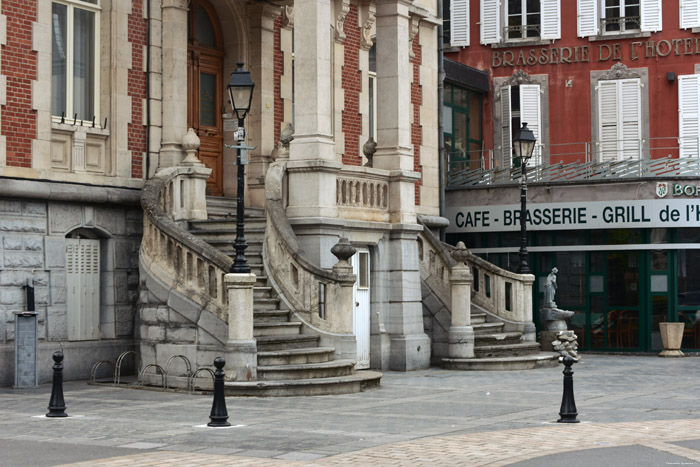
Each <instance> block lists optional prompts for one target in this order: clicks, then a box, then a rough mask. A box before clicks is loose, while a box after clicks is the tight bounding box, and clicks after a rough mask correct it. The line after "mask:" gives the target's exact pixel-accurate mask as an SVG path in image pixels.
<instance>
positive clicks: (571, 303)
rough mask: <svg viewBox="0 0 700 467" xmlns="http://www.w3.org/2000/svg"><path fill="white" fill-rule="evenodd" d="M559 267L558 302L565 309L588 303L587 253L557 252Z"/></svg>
mask: <svg viewBox="0 0 700 467" xmlns="http://www.w3.org/2000/svg"><path fill="white" fill-rule="evenodd" d="M556 258H557V259H556V264H557V268H558V269H559V271H560V272H559V278H558V279H557V285H558V288H557V291H556V302H557V304H559V306H561V307H563V308H564V309H568V308H567V307H580V306H584V305H585V304H586V253H585V252H583V251H568V252H558V253H556Z"/></svg>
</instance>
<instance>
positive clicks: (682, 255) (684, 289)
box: [678, 250, 700, 306]
mask: <svg viewBox="0 0 700 467" xmlns="http://www.w3.org/2000/svg"><path fill="white" fill-rule="evenodd" d="M678 305H680V306H698V305H700V250H679V251H678Z"/></svg>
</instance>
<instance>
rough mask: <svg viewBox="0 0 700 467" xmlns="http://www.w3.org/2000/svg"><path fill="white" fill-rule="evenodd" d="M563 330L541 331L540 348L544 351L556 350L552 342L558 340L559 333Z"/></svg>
mask: <svg viewBox="0 0 700 467" xmlns="http://www.w3.org/2000/svg"><path fill="white" fill-rule="evenodd" d="M560 332H561V331H540V349H541V350H542V351H543V352H554V347H553V346H552V342H554V341H555V340H557V334H559V333H560Z"/></svg>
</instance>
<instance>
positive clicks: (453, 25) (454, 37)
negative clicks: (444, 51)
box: [450, 0, 469, 47]
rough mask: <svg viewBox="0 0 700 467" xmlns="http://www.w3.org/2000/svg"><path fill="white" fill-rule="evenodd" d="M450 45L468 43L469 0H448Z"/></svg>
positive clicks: (464, 45) (458, 45)
mask: <svg viewBox="0 0 700 467" xmlns="http://www.w3.org/2000/svg"><path fill="white" fill-rule="evenodd" d="M450 45H451V46H452V47H466V46H468V45H469V0H450Z"/></svg>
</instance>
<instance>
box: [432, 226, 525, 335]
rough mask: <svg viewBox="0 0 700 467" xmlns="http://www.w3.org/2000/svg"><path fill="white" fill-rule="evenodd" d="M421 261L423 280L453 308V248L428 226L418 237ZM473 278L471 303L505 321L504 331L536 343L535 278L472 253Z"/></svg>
mask: <svg viewBox="0 0 700 467" xmlns="http://www.w3.org/2000/svg"><path fill="white" fill-rule="evenodd" d="M418 242H419V247H418V252H419V254H418V260H419V263H420V272H421V279H422V280H423V281H425V282H426V284H427V285H428V286H429V287H430V289H431V290H432V291H433V293H435V294H436V295H437V296H438V298H439V299H440V301H442V303H443V304H444V305H445V306H447V307H448V308H449V307H450V306H451V303H452V297H451V288H450V272H451V271H452V266H453V265H454V264H455V261H454V260H453V259H452V258H451V256H450V251H451V249H452V248H453V247H452V246H450V245H446V244H444V243H442V242H440V241H439V240H438V239H437V238H436V237H435V236H434V235H433V234H432V232H430V230H429V229H428V228H427V227H424V229H423V232H421V233H420V234H419V235H418ZM467 266H469V268H470V270H471V271H472V275H473V282H472V303H473V304H474V305H477V306H478V307H479V308H481V309H483V310H484V311H485V312H486V313H487V314H489V315H491V316H492V318H491V320H493V318H496V319H498V320H501V321H503V322H504V330H507V331H520V332H523V333H524V336H523V338H524V339H525V340H535V335H534V332H535V327H534V323H533V321H532V285H533V283H534V276H532V275H529V274H515V273H512V272H510V271H506V270H505V269H501V268H499V267H498V266H495V265H494V264H491V263H489V262H488V261H486V260H484V259H482V258H480V257H478V256H476V255H474V254H472V253H469V256H468V259H467Z"/></svg>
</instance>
